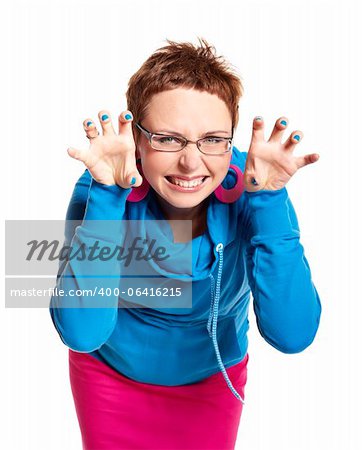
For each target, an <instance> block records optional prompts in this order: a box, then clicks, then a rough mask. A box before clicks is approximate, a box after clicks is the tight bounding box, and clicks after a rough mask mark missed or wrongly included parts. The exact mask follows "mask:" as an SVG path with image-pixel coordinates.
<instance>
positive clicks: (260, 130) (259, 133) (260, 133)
mask: <svg viewBox="0 0 362 450" xmlns="http://www.w3.org/2000/svg"><path fill="white" fill-rule="evenodd" d="M252 140H256V141H263V140H264V120H263V118H262V117H261V116H256V117H254V120H253V134H252Z"/></svg>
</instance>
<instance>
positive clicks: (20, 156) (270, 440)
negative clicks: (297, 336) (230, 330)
mask: <svg viewBox="0 0 362 450" xmlns="http://www.w3.org/2000/svg"><path fill="white" fill-rule="evenodd" d="M361 18H362V17H361V7H360V6H359V5H358V2H357V1H356V2H354V1H352V0H349V1H347V0H345V1H343V2H342V1H341V2H337V1H322V0H313V1H306V0H303V1H291V0H288V1H287V0H285V1H282V0H280V1H277V0H271V1H267V0H258V1H255V0H254V1H240V0H239V1H230V0H223V1H211V0H209V1H161V0H159V1H131V0H130V1H128V2H125V1H94V0H86V1H79V0H78V1H74V0H72V1H65V0H62V1H49V0H47V1H28V2H25V1H24V2H19V1H13V2H11V3H10V2H8V4H7V6H6V7H5V9H4V7H3V9H2V11H1V24H0V25H1V26H0V30H1V31H0V32H1V48H2V51H1V67H2V69H1V83H0V88H1V99H2V108H1V116H2V121H1V122H2V127H1V130H2V136H3V138H4V139H3V142H2V144H1V154H2V158H3V160H4V159H5V161H6V166H5V168H4V171H3V172H2V182H3V185H2V205H3V206H2V214H4V217H3V219H5V218H6V219H64V217H65V212H66V208H67V205H68V202H69V199H70V196H71V193H72V190H73V187H74V184H75V182H76V181H77V179H78V177H79V176H80V174H81V173H82V172H83V170H84V169H83V166H82V164H81V163H80V162H77V161H74V160H72V159H71V158H70V157H69V156H68V155H67V153H66V149H67V147H69V146H74V147H77V146H78V147H81V148H87V146H88V141H87V139H86V138H85V134H84V132H83V126H82V122H83V120H84V119H85V118H87V117H92V118H94V120H98V119H97V114H98V111H99V110H101V109H108V110H109V111H110V112H111V114H112V117H113V118H114V119H115V120H116V118H117V115H118V114H119V113H120V112H121V111H123V110H124V109H126V101H125V96H124V94H125V91H126V89H127V82H128V79H129V78H130V76H131V75H132V74H133V73H134V72H135V71H136V70H137V69H138V68H139V67H140V65H141V64H142V63H143V61H144V60H145V59H146V58H147V57H148V56H149V55H150V54H151V53H152V52H153V51H155V50H156V49H157V48H159V47H161V46H163V45H166V41H165V39H166V38H168V39H172V40H176V41H183V40H185V41H186V40H188V41H192V42H193V43H197V36H201V37H205V38H206V39H207V40H208V41H209V42H210V43H212V44H214V45H215V47H216V50H217V52H218V53H219V54H221V55H224V56H225V57H226V58H227V59H228V60H229V61H230V62H231V63H232V64H233V65H234V66H235V67H236V69H237V70H238V72H239V74H240V75H241V76H242V78H243V83H244V87H245V95H244V97H243V98H242V100H241V103H240V122H239V126H238V129H237V134H236V139H235V145H236V146H237V147H238V148H239V149H240V150H242V151H247V150H248V148H249V143H250V137H251V123H252V119H253V117H254V116H255V115H262V116H263V117H264V119H265V122H266V136H267V137H268V136H269V134H270V132H271V130H272V127H273V126H274V122H275V121H276V119H277V118H278V117H280V116H281V115H285V116H286V117H287V118H288V119H289V121H290V125H289V127H288V132H287V133H286V134H285V138H286V137H287V136H289V133H290V132H292V131H293V130H297V129H300V130H301V131H303V133H304V139H303V140H302V141H301V143H300V144H299V145H298V146H297V150H296V153H295V154H298V155H302V154H307V153H313V152H317V153H319V154H320V160H319V161H318V162H317V163H315V164H314V165H310V166H307V167H305V168H303V169H301V170H300V171H299V172H298V173H297V174H296V175H295V176H294V177H293V178H292V180H291V181H290V182H289V183H288V185H287V188H288V192H289V195H290V198H291V199H292V202H293V204H294V207H295V209H296V212H297V216H298V219H299V225H300V229H301V242H302V244H303V246H304V248H305V254H306V256H307V258H308V261H309V263H310V266H311V270H312V276H313V281H314V283H315V285H316V287H317V289H318V292H319V294H320V297H321V302H322V308H323V311H322V319H321V323H320V328H319V331H318V334H317V336H316V339H315V341H314V342H313V344H312V345H311V346H310V347H309V348H307V349H306V350H305V351H304V352H302V353H299V354H292V355H287V354H283V353H281V352H279V351H277V350H276V349H274V348H273V347H271V346H270V345H269V344H267V343H266V342H265V341H264V340H263V339H262V337H261V336H260V335H259V333H258V330H257V327H256V323H255V317H254V312H253V310H252V308H251V309H250V326H251V329H250V331H249V355H250V360H249V366H248V383H247V385H246V392H245V393H246V402H247V403H246V405H245V406H244V410H243V414H242V418H241V422H240V428H239V435H238V441H237V446H236V448H237V449H247V450H274V449H278V450H307V449H308V450H317V449H326V448H328V449H329V450H334V449H336V450H337V449H338V450H340V449H342V448H343V449H351V450H356V449H359V448H362V436H361V407H360V404H361V400H362V397H361V391H362V389H361V379H362V370H361V365H360V355H361V348H360V345H361V343H362V340H361V331H360V329H361V326H360V323H359V322H360V316H361V312H362V308H361V306H360V303H359V302H360V301H361V295H360V290H359V286H360V282H361V277H362V275H361V272H360V270H359V269H360V268H361V264H360V260H359V258H358V256H359V254H360V253H361V237H360V233H361V226H360V222H359V217H360V215H359V212H360V209H361V206H360V205H361V201H360V185H361V183H360V182H361V177H362V174H361V162H362V158H361V153H360V152H361V143H360V140H361V133H360V130H361V128H360V120H361V115H360V104H361V100H362V98H361V80H362V74H361V61H360V58H361V46H360V42H361V38H362V36H361ZM185 114H187V111H185ZM4 194H5V195H4ZM3 222H4V221H2V226H3ZM2 245H3V244H2ZM3 292H4V291H3ZM1 319H2V326H1V329H2V331H3V333H4V335H3V338H2V342H3V345H2V358H1V359H2V373H3V380H2V386H3V389H4V393H3V396H2V398H4V399H5V400H4V401H2V402H1V403H2V406H3V408H4V411H5V413H6V423H5V424H4V422H3V425H5V427H4V428H5V429H4V432H2V433H1V437H0V440H1V442H0V447H1V448H4V449H7V450H15V449H16V450H25V449H32V450H33V449H34V450H58V449H62V450H63V449H67V450H73V449H81V438H80V432H79V427H78V423H77V418H76V414H75V409H74V404H73V399H72V396H71V391H70V385H69V379H68V363H67V354H68V352H67V348H66V347H65V346H64V344H62V342H61V341H60V338H59V337H58V335H57V333H56V331H55V329H54V327H53V324H52V322H51V319H50V315H49V312H48V310H47V309H41V308H40V309H27V310H26V309H23V310H20V309H10V308H6V309H5V308H4V307H3V308H2V315H1Z"/></svg>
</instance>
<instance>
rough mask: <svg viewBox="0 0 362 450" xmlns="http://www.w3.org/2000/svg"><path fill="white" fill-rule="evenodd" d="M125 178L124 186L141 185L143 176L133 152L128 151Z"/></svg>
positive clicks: (123, 177)
mask: <svg viewBox="0 0 362 450" xmlns="http://www.w3.org/2000/svg"><path fill="white" fill-rule="evenodd" d="M122 175H123V176H122V177H121V178H122V179H123V184H124V186H122V187H124V188H129V187H130V186H131V187H138V186H141V184H142V181H143V178H142V175H141V174H140V172H139V171H138V169H137V164H136V158H135V155H134V154H133V153H126V160H125V166H124V173H123V174H122Z"/></svg>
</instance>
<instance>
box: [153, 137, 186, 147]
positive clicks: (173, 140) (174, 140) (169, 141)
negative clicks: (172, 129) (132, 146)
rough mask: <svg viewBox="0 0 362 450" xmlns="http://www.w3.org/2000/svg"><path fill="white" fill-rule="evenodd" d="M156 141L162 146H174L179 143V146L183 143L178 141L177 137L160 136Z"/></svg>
mask: <svg viewBox="0 0 362 450" xmlns="http://www.w3.org/2000/svg"><path fill="white" fill-rule="evenodd" d="M156 140H157V141H158V142H159V143H160V144H166V145H167V144H174V143H177V144H179V143H180V142H181V141H180V140H179V139H177V137H175V136H158V137H156Z"/></svg>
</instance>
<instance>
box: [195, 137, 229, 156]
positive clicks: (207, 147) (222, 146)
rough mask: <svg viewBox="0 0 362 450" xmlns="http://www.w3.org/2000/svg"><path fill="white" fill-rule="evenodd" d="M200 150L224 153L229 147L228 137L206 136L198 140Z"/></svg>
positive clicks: (212, 153) (215, 153)
mask: <svg viewBox="0 0 362 450" xmlns="http://www.w3.org/2000/svg"><path fill="white" fill-rule="evenodd" d="M200 147H201V151H203V152H204V153H208V154H211V155H217V154H220V153H226V152H228V151H229V149H230V141H229V139H224V138H219V137H212V136H211V137H208V138H205V139H203V140H202V141H200Z"/></svg>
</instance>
